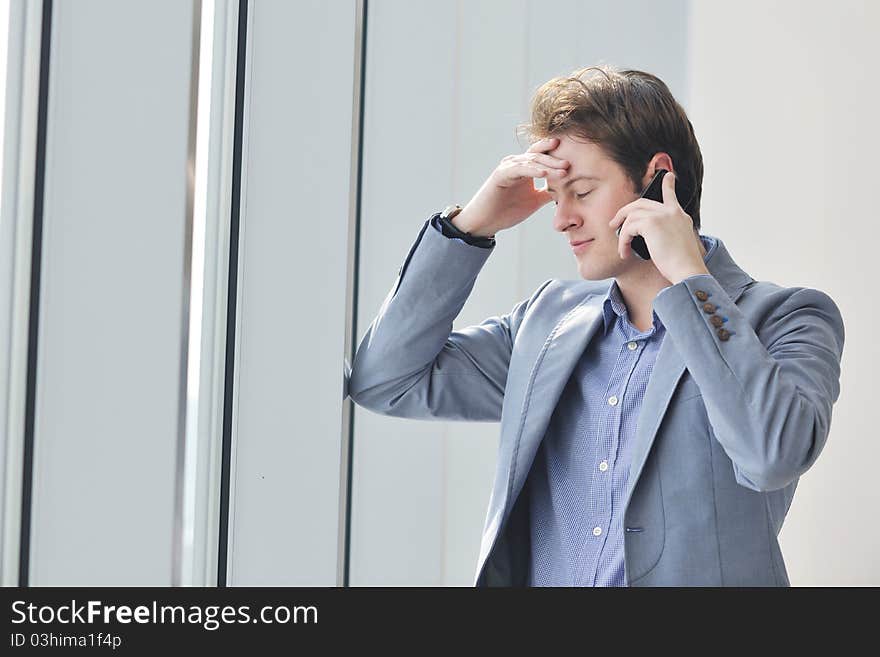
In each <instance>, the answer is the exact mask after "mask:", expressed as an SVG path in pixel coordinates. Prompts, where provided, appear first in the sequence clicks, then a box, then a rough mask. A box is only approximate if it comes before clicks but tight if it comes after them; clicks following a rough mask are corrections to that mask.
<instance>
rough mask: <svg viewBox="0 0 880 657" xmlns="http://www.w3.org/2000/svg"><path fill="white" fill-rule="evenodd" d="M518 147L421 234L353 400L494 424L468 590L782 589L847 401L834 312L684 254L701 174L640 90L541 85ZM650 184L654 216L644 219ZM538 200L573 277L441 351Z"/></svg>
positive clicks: (611, 84)
mask: <svg viewBox="0 0 880 657" xmlns="http://www.w3.org/2000/svg"><path fill="white" fill-rule="evenodd" d="M591 73H595V75H590V74H591ZM529 131H530V134H531V136H532V137H534V138H536V139H537V140H536V141H534V143H533V144H532V146H531V147H530V148H529V149H528V151H526V152H525V153H523V154H520V155H514V156H508V157H505V158H504V159H503V160H502V161H501V163H500V164H499V166H498V167H497V168H496V169H495V171H493V172H492V174H491V176H490V177H489V178H488V179H487V180H486V182H485V183H484V184H483V186H482V187H481V188H480V190H479V191H478V192H477V193H476V194H475V196H474V197H473V198H472V199H471V201H470V202H469V203H468V204H467V205H466V206H465V207H464V208H463V209H461V208H458V207H457V206H456V207H455V209H452V208H447V210H446V211H444V212H443V213H442V214H441V213H439V212H438V213H436V214H434V215H433V216H432V217H431V218H430V219H428V220H427V221H426V222H425V223H424V225H423V226H422V230H421V232H420V233H419V236H418V238H417V239H416V241H415V243H414V244H413V246H412V248H411V249H410V252H409V254H408V256H407V258H406V260H405V262H404V264H403V266H402V267H401V269H400V272H399V276H398V279H397V281H396V283H395V285H394V287H393V288H392V290H391V292H390V293H389V295H388V296H387V297H386V299H385V301H384V303H383V305H382V307H381V309H380V310H379V313H378V316H377V317H376V318H375V320H374V321H373V323H372V325H371V326H370V327H369V330H368V331H367V332H366V335H365V336H364V338H363V340H362V341H361V343H360V346H359V348H358V350H357V353H356V355H355V359H354V362H353V364H352V370H351V376H350V382H349V394H350V396H351V398H352V399H353V400H354V401H355V402H356V403H357V404H359V405H361V406H364V407H365V408H368V409H371V410H373V411H375V412H378V413H384V414H387V415H393V416H398V417H410V418H425V419H426V418H443V419H456V420H471V421H500V422H501V439H500V444H499V457H498V467H497V470H496V474H495V482H494V486H493V490H492V495H491V498H490V502H489V509H488V512H487V514H486V520H485V524H484V529H483V540H482V545H481V550H480V556H479V562H478V564H477V571H476V578H475V584H476V585H477V586H542V585H549V586H692V585H698V586H789V585H790V583H789V579H788V574H787V571H786V568H785V564H784V560H783V557H782V554H781V551H780V549H779V544H778V541H777V536H778V534H779V531H780V529H781V527H782V523H783V520H784V518H785V515H786V513H787V512H788V509H789V506H790V504H791V501H792V497H793V495H794V491H795V488H796V486H797V482H798V478H799V477H800V475H802V474H803V473H804V472H805V471H806V470H807V469H808V468H809V467H810V466H811V465H812V464H813V463H814V462H815V460H816V459H817V457H818V456H819V453H820V452H821V451H822V448H823V447H824V445H825V441H826V438H827V436H828V431H829V428H830V422H831V410H832V405H833V403H834V402H835V401H836V400H837V398H838V396H839V392H840V386H839V378H840V359H841V356H842V351H843V342H844V326H843V321H842V318H841V315H840V312H839V310H838V308H837V306H836V305H835V303H834V302H833V301H832V300H831V298H830V297H828V296H827V295H826V294H824V293H823V292H821V291H819V290H816V289H811V288H807V287H792V288H785V287H781V286H779V285H776V284H773V283H770V282H765V281H757V280H755V279H754V278H752V277H751V276H750V275H749V274H747V273H746V272H745V271H743V270H742V269H741V268H740V267H739V266H738V265H737V264H736V263H735V262H734V260H733V259H732V257H731V256H730V254H729V253H728V251H727V249H726V248H725V246H724V243H723V242H722V240H720V239H718V238H716V237H712V236H708V235H700V234H699V228H700V215H699V204H700V192H701V185H702V176H703V165H702V156H701V153H700V149H699V146H698V144H697V140H696V138H695V136H694V134H693V128H692V126H691V123H690V121H689V120H688V119H687V116H686V115H685V112H684V110H683V109H682V108H681V106H680V105H679V104H678V103H677V102H676V101H675V100H674V98H673V97H672V95H671V93H670V92H669V89H668V88H667V87H666V85H665V84H664V83H663V82H662V81H660V80H659V79H658V78H656V77H655V76H653V75H650V74H648V73H643V72H640V71H630V70H626V71H615V70H611V69H609V68H607V67H589V68H587V69H582V70H581V71H577V72H575V73H574V74H572V76H570V77H567V78H555V79H553V80H551V81H549V82H548V83H546V84H545V85H543V86H542V87H541V88H539V89H538V91H537V93H536V95H535V98H534V99H533V102H532V121H531V124H530V125H529ZM659 169H666V170H668V171H669V172H670V174H667V175H666V176H665V177H664V178H663V188H662V194H663V200H662V202H659V201H654V200H649V199H645V198H639V196H640V194H641V192H642V191H643V190H644V189H645V188H646V187H647V185H648V184H649V183H650V181H651V180H652V179H653V177H654V175H655V174H656V172H657V171H658V170H659ZM535 178H546V179H547V183H548V188H547V189H546V190H543V191H538V190H537V189H535V186H534V184H533V183H534V179H535ZM689 190H690V191H689ZM679 193H681V195H682V198H679ZM550 201H552V202H554V203H555V205H556V214H555V218H554V228H555V229H556V230H557V231H559V232H560V233H562V234H564V236H565V238H566V239H567V240H568V241H569V242H570V243H571V245H572V251H573V254H574V257H575V259H576V261H577V265H578V271H579V273H580V275H581V277H582V278H583V279H585V280H582V281H563V280H548V281H546V282H544V283H543V284H542V285H541V286H540V287H539V288H538V290H536V291H535V292H534V294H532V296H531V297H530V298H529V299H526V300H524V301H522V302H521V303H519V304H517V305H516V307H514V308H513V309H512V310H511V312H510V313H508V314H506V315H504V316H501V317H492V318H489V319H487V320H485V321H484V322H482V323H481V324H479V325H476V326H470V327H467V328H464V329H461V330H458V331H452V322H453V320H454V318H455V317H456V316H457V315H458V313H459V311H460V309H461V307H462V306H463V305H464V303H465V301H466V300H467V297H468V294H469V293H470V291H471V289H472V288H473V285H474V282H475V279H476V276H477V275H478V273H479V271H480V269H481V267H482V265H483V264H484V263H485V261H486V259H487V258H488V256H489V255H490V253H491V252H492V250H493V249H494V246H495V242H494V235H495V234H496V233H497V232H499V231H501V230H505V229H508V228H510V227H512V226H514V225H516V224H518V223H520V222H522V221H524V220H525V219H526V218H527V217H529V216H530V215H532V214H533V213H534V212H535V211H536V210H537V209H539V208H540V207H541V206H543V205H544V204H546V203H548V202H550ZM685 208H687V211H686V210H685ZM618 228H619V229H620V233H619V235H618V232H617V231H618ZM635 236H641V238H643V239H644V241H645V243H646V245H647V247H648V249H649V251H650V255H651V258H650V259H648V260H643V259H641V258H640V257H638V256H636V255H635V254H634V253H633V252H632V250H631V246H630V243H631V241H632V240H633V238H634V237H635ZM608 279H612V280H611V281H610V283H609V280H608Z"/></svg>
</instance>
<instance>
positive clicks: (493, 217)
mask: <svg viewBox="0 0 880 657" xmlns="http://www.w3.org/2000/svg"><path fill="white" fill-rule="evenodd" d="M558 145H559V138H558V137H548V138H546V139H541V140H540V141H536V142H535V143H534V144H532V145H531V146H530V147H529V149H528V150H527V151H526V152H525V153H522V154H518V155H508V156H506V157H505V158H504V159H502V160H501V163H500V164H499V165H498V166H497V167H496V168H495V170H494V171H493V172H492V173H491V175H490V176H489V177H488V178H487V179H486V182H484V183H483V186H482V187H480V189H479V190H478V191H477V193H476V194H474V197H473V198H472V199H471V200H470V202H468V204H467V205H465V206H464V209H463V210H462V211H461V212H459V213H458V214H457V215H456V216H455V218H454V219H453V220H452V224H453V225H454V226H455V227H456V228H458V229H459V230H463V231H464V232H466V233H470V234H471V235H474V236H480V237H482V236H494V235H495V233H497V232H498V231H500V230H505V229H507V228H512V227H513V226H516V225H517V224H519V223H521V222H523V221H525V220H526V219H527V218H529V217H530V216H531V215H533V214H534V213H535V212H536V211H537V210H540V209H541V207H542V206H544V205H546V204H547V203H549V202H550V201H552V200H553V196H551V195H550V194H549V193H548V192H547V191H537V190H535V188H534V180H535V178H551V179H552V180H560V179H562V178H564V177H565V175H566V174H567V173H568V169H569V167H570V166H571V163H570V162H569V161H568V160H560V159H559V158H558V157H553V156H552V155H549V154H548V153H547V151H551V150H553V149H554V148H556V147H557V146H558Z"/></svg>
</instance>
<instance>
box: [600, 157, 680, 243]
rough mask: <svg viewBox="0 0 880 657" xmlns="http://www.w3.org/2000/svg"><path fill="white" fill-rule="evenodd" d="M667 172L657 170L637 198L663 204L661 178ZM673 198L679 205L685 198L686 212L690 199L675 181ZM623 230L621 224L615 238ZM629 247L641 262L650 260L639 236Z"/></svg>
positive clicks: (643, 241) (643, 239)
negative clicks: (682, 192)
mask: <svg viewBox="0 0 880 657" xmlns="http://www.w3.org/2000/svg"><path fill="white" fill-rule="evenodd" d="M667 173H669V171H668V170H667V169H657V173H655V174H654V178H653V179H652V180H651V182H650V183H649V184H648V186H647V187H646V188H645V191H643V192H642V194H641V196H640V197H639V198H647V199H650V200H652V201H658V202H659V203H662V202H663V176H665V175H666V174H667ZM675 196H676V198H678V199H679V203H680V202H681V199H682V198H687V202H686V203H685V204H684V205H682V207H683V208H684V210H685V211H687V206H688V205H690V201H691V199H690V197H688V196H687V194H681V186H680V185H679V182H678V180H676V181H675ZM621 228H623V224H621V225H620V226H618V227H617V236H618V237H620V229H621ZM629 245H630V247H631V248H632V250H633V253H635V254H636V255H637V256H639V257H640V258H641V259H642V260H650V259H651V254H650V253H649V252H648V245H647V244H646V243H645V238H644V237H642V236H641V235H636V236H635V237H633V239H632V241H631V242H630V243H629Z"/></svg>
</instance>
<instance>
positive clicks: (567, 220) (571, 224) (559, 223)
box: [553, 202, 582, 233]
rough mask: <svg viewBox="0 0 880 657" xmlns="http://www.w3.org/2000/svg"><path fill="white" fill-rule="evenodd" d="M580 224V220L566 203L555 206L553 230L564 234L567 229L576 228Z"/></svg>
mask: <svg viewBox="0 0 880 657" xmlns="http://www.w3.org/2000/svg"><path fill="white" fill-rule="evenodd" d="M581 223H582V220H581V218H580V217H579V216H578V215H577V213H576V212H574V211H573V210H572V208H571V206H569V205H568V204H567V203H565V202H561V203H557V204H556V213H555V214H554V215H553V228H554V230H557V231H559V232H560V233H564V232H565V231H566V230H568V229H569V228H577V227H578V226H580V225H581Z"/></svg>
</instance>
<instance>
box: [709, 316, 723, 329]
mask: <svg viewBox="0 0 880 657" xmlns="http://www.w3.org/2000/svg"><path fill="white" fill-rule="evenodd" d="M709 321H710V322H712V326H714V327H715V328H718V327H719V326H721V325H722V324H723V323H724V320H723V319H721V318H720V317H719V316H718V315H712V316H711V317H710V318H709Z"/></svg>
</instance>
